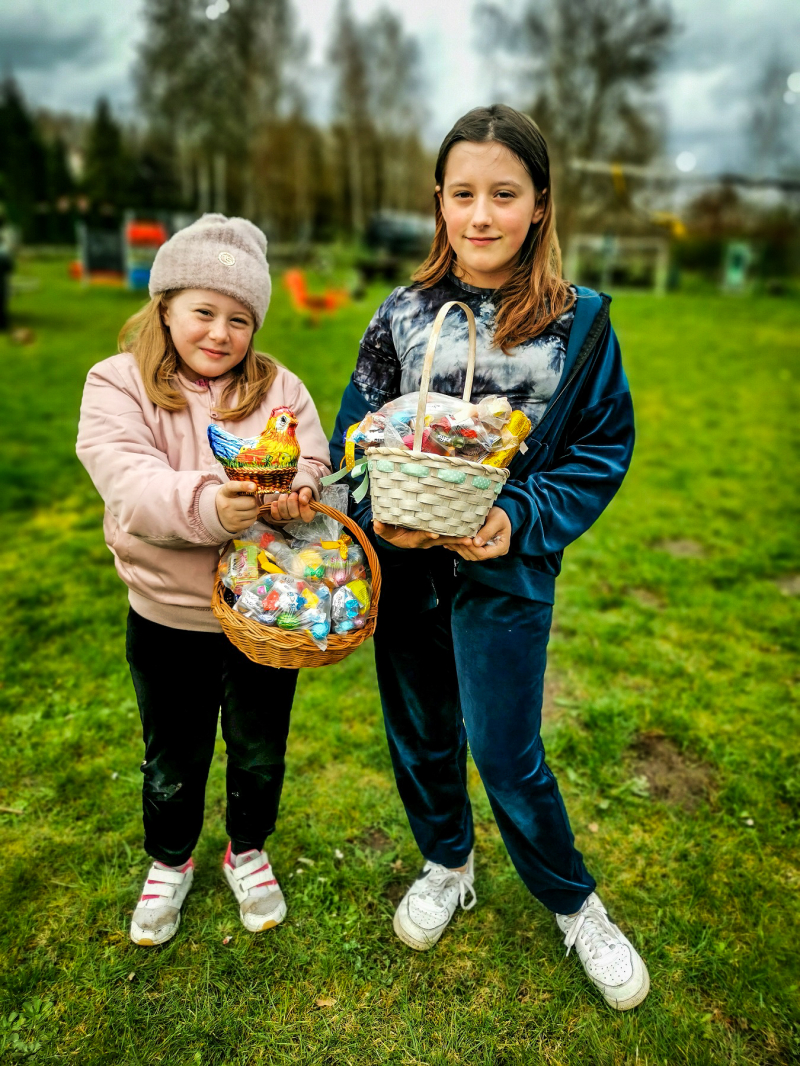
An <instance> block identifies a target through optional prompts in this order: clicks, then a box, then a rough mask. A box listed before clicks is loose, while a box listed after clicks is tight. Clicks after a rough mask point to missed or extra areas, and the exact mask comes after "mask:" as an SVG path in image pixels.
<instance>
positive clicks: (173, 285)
mask: <svg viewBox="0 0 800 1066" xmlns="http://www.w3.org/2000/svg"><path fill="white" fill-rule="evenodd" d="M149 288H150V295H151V296H155V295H156V294H157V293H160V292H167V291H168V290H170V289H213V290H214V291H215V292H221V293H224V294H225V295H226V296H232V297H233V298H234V299H235V300H239V302H240V303H243V304H244V305H245V307H247V308H249V309H250V311H252V312H253V315H254V317H255V320H256V329H260V328H261V324H262V323H263V321H264V316H265V315H266V313H267V308H268V307H269V298H270V294H271V292H272V282H271V281H270V277H269V266H268V264H267V238H266V237H265V236H264V234H263V233H262V232H261V230H260V229H259V228H258V226H254V225H253V223H252V222H248V220H247V219H246V218H226V217H225V215H217V214H207V215H203V217H202V218H199V219H198V220H197V222H193V223H192V224H191V226H187V227H186V228H185V229H182V230H178V232H177V233H176V234H174V235H173V236H172V237H170V239H169V240H168V241H167V242H166V244H162V245H161V247H160V248H159V249H158V252H157V254H156V257H155V261H154V262H153V267H152V269H151V271H150V286H149Z"/></svg>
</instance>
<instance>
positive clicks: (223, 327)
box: [77, 214, 330, 945]
mask: <svg viewBox="0 0 800 1066" xmlns="http://www.w3.org/2000/svg"><path fill="white" fill-rule="evenodd" d="M266 248H267V242H266V238H265V237H264V234H263V233H262V232H261V230H259V229H258V228H257V227H256V226H254V225H253V224H252V223H251V222H248V221H246V220H245V219H242V218H225V216H224V215H217V214H214V215H204V216H203V217H202V218H201V219H200V220H199V221H198V222H195V223H194V224H193V225H191V226H188V227H187V228H186V229H183V230H181V231H180V232H178V233H176V234H175V235H174V236H173V237H172V238H171V239H170V240H169V241H167V243H166V244H164V245H163V246H162V247H161V248H160V250H159V252H158V254H157V256H156V259H155V262H154V264H153V269H152V272H151V275H150V296H151V300H150V303H149V304H147V306H146V307H145V308H144V309H143V310H142V311H140V312H139V313H138V314H136V315H134V316H133V318H131V319H130V320H129V322H127V323H126V325H125V326H124V327H123V330H122V333H121V334H120V347H121V348H123V347H124V349H125V350H124V351H123V352H122V354H120V355H115V356H113V357H112V358H110V359H106V360H104V361H103V362H102V363H98V364H97V366H95V367H93V368H92V370H91V371H90V372H89V376H88V378H87V381H86V388H85V390H84V394H83V403H82V406H81V418H80V428H79V431H78V448H77V450H78V456H79V457H80V459H81V462H82V463H83V465H84V466H85V467H86V469H87V471H88V472H89V475H90V477H91V478H92V481H93V482H94V484H95V486H96V488H97V490H98V492H99V493H100V495H101V496H102V497H103V500H104V502H105V505H106V506H105V521H104V530H105V537H106V543H107V545H108V547H109V549H110V551H111V552H112V554H113V555H114V561H115V563H116V567H117V572H118V573H119V575H120V577H121V578H122V580H123V581H124V582H125V583H126V585H127V586H128V597H129V600H130V609H129V612H128V630H127V642H126V649H127V659H128V663H129V665H130V669H131V676H132V678H133V684H134V688H135V690H136V698H137V700H138V703H139V712H140V715H141V719H142V729H143V734H144V744H145V757H144V762H143V763H142V773H143V775H144V783H143V788H142V803H143V812H144V830H145V850H146V851H147V853H148V855H150V857H151V858H152V859H153V864H152V866H151V867H150V870H149V872H148V874H147V878H146V881H145V884H144V888H143V890H142V895H141V898H140V900H139V903H138V905H137V907H136V910H135V911H134V914H133V920H132V922H131V938H132V940H133V941H134V942H135V943H137V944H144V945H152V944H162V943H164V941H166V940H169V939H170V937H172V936H173V935H174V934H175V932H176V930H177V928H178V925H179V923H180V911H181V905H182V904H183V901H184V899H185V898H186V894H187V893H188V891H189V888H190V887H191V883H192V876H193V863H192V851H193V850H194V846H195V844H196V843H197V840H198V837H199V835H200V829H201V827H202V823H203V805H204V794H205V784H206V779H207V777H208V771H209V767H210V764H211V759H212V756H213V753H214V739H215V736H216V730H217V716H218V714H219V712H220V708H221V712H222V733H223V736H224V738H225V743H226V747H227V755H228V765H227V831H228V835H229V837H230V843H229V845H228V849H227V853H226V855H225V859H224V862H223V870H224V872H225V876H226V878H227V880H228V882H229V884H230V886H231V888H232V890H233V892H234V895H235V896H236V899H237V901H238V902H239V908H240V916H241V920H242V922H243V924H244V926H245V928H246V929H248V930H250V931H251V932H258V931H260V930H262V929H269V928H271V927H272V926H274V925H277V924H278V922H280V921H281V920H282V919H283V918H284V916H285V914H286V904H285V902H284V899H283V895H282V893H281V890H280V888H279V886H278V882H277V880H276V879H275V875H274V873H273V871H272V867H271V866H270V862H269V858H268V857H267V853H266V851H265V850H264V842H265V840H266V838H267V837H268V836H269V834H270V833H272V832H273V831H274V829H275V822H276V819H277V814H278V802H279V799H280V793H281V785H282V783H283V776H284V754H285V750H286V738H287V734H288V731H289V714H290V711H291V706H292V699H293V696H294V690H295V685H296V682H297V671H296V670H283V669H282V670H278V669H273V668H272V667H268V666H260V665H258V664H256V663H253V662H251V660H250V659H248V658H247V657H246V656H245V655H244V654H242V653H241V652H240V651H238V650H237V649H236V648H235V647H234V646H233V645H232V644H231V643H230V642H229V641H228V640H227V638H226V637H225V636H224V635H223V633H222V632H221V630H220V627H219V623H218V622H217V621H216V619H215V618H214V615H213V614H212V612H211V608H210V601H211V591H212V587H213V582H214V574H215V571H216V566H217V561H218V558H219V548H220V546H221V545H223V544H225V543H226V542H227V541H228V540H230V538H231V536H232V535H233V534H235V533H237V532H240V531H241V530H244V529H247V527H248V526H250V525H252V523H253V522H254V521H255V519H256V517H257V514H258V509H259V504H258V502H257V499H256V497H255V496H254V495H248V494H243V491H244V492H249V493H252V492H254V490H255V488H256V486H255V485H254V484H252V483H246V482H245V483H243V482H229V481H228V480H227V478H226V476H225V474H224V471H223V469H222V467H221V466H219V465H218V464H217V462H216V461H215V459H214V457H213V455H212V454H211V450H210V447H209V444H208V438H207V428H208V425H209V423H210V422H217V423H218V424H219V425H221V426H222V427H223V428H225V429H227V430H229V431H230V432H233V433H235V434H236V436H239V437H254V436H258V434H259V433H260V432H261V431H262V430H263V428H264V426H265V424H266V422H267V419H268V418H269V416H270V413H271V412H272V411H273V409H274V408H276V407H288V408H290V409H291V410H292V411H293V412H294V414H295V416H296V418H297V427H296V435H297V440H298V443H299V445H300V451H301V459H300V461H299V463H298V473H297V476H296V477H295V479H294V482H293V484H292V491H291V492H290V493H284V494H282V495H280V496H276V497H275V498H274V499H272V500H271V501H270V502H269V512H268V514H267V516H266V517H267V520H268V521H270V522H273V523H274V524H278V525H279V524H281V523H283V522H286V521H288V520H291V519H297V518H301V519H303V520H304V521H310V520H311V518H312V517H313V515H314V512H313V511H312V510H311V508H310V506H309V504H310V502H311V499H312V496H313V497H315V498H318V496H319V479H320V477H321V476H322V475H324V474H326V473H328V472H329V467H330V457H329V454H328V445H327V441H326V437H325V434H324V432H323V430H322V426H321V425H320V421H319V417H318V415H317V412H316V409H315V407H314V402H313V400H312V399H311V397H310V395H309V393H308V390H307V389H306V387H305V386H304V385H303V383H302V382H301V381H300V379H299V378H298V377H296V376H295V375H294V374H292V373H290V372H289V371H288V370H286V369H285V368H284V367H281V366H278V364H277V363H275V362H274V361H273V360H272V359H270V358H269V356H266V355H262V354H260V353H258V352H256V351H255V348H254V347H253V337H254V335H255V333H256V331H257V330H258V329H259V328H260V327H261V324H262V322H263V320H264V315H265V314H266V311H267V307H268V305H269V297H270V291H271V286H270V277H269V268H268V266H267V260H266Z"/></svg>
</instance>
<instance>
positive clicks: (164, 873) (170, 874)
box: [147, 866, 186, 885]
mask: <svg viewBox="0 0 800 1066" xmlns="http://www.w3.org/2000/svg"><path fill="white" fill-rule="evenodd" d="M184 877H186V874H185V873H179V872H178V870H161V869H160V868H159V867H158V866H152V867H151V868H150V873H149V874H148V875H147V880H148V883H149V882H151V881H161V882H163V883H164V884H166V885H182V884H183V879H184Z"/></svg>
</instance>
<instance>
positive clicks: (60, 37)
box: [0, 0, 144, 117]
mask: <svg viewBox="0 0 800 1066" xmlns="http://www.w3.org/2000/svg"><path fill="white" fill-rule="evenodd" d="M143 29H144V24H143V19H142V0H125V2H123V3H116V4H114V3H109V2H108V0H80V3H70V2H68V0H67V2H65V0H14V6H13V10H12V9H9V8H8V5H6V8H4V9H3V10H2V12H0V72H3V73H11V74H13V75H14V76H15V77H16V78H17V80H18V82H19V84H20V86H21V88H22V91H23V93H24V94H25V98H26V99H27V100H28V102H29V103H30V104H31V105H32V106H33V107H45V108H48V109H50V110H54V111H76V112H79V113H83V114H86V113H88V112H91V111H92V110H93V108H94V105H95V102H96V100H97V98H98V97H99V96H105V97H107V98H108V99H109V100H110V101H111V103H112V106H113V107H114V109H115V111H116V113H117V114H118V115H120V116H121V117H122V116H124V117H130V116H131V114H132V109H133V98H134V88H133V82H132V79H131V67H132V64H133V61H134V59H135V49H136V44H137V42H138V40H139V39H140V37H141V34H142V32H143Z"/></svg>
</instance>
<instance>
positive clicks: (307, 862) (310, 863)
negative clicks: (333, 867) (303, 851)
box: [297, 855, 314, 866]
mask: <svg viewBox="0 0 800 1066" xmlns="http://www.w3.org/2000/svg"><path fill="white" fill-rule="evenodd" d="M297 861H298V862H304V863H305V864H306V866H313V865H314V860H313V859H306V858H305V857H304V856H303V855H301V856H300V858H299V859H298V860H297Z"/></svg>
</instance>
